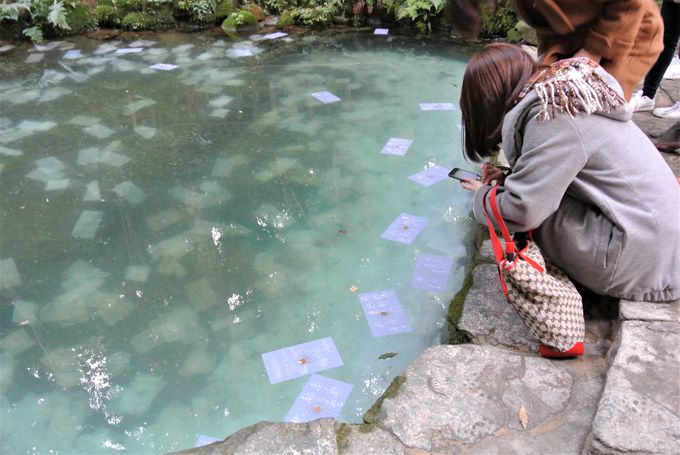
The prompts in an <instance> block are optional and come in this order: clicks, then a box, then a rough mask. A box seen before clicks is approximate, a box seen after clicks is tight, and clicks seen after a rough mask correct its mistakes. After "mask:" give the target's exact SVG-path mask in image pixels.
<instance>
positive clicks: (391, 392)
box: [364, 375, 406, 424]
mask: <svg viewBox="0 0 680 455" xmlns="http://www.w3.org/2000/svg"><path fill="white" fill-rule="evenodd" d="M404 382H406V376H401V375H399V376H397V377H395V378H394V379H392V382H391V383H390V385H389V387H387V389H386V390H385V392H383V394H382V395H381V396H380V398H378V399H377V400H376V402H375V403H373V406H371V408H370V409H369V410H368V411H366V414H364V422H365V423H368V424H374V423H375V417H376V415H377V414H378V412H380V407H381V406H382V402H383V401H384V400H385V399H386V398H391V397H393V396H395V395H397V392H399V389H400V388H401V385H402V384H403V383H404Z"/></svg>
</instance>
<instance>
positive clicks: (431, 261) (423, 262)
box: [410, 253, 453, 292]
mask: <svg viewBox="0 0 680 455" xmlns="http://www.w3.org/2000/svg"><path fill="white" fill-rule="evenodd" d="M452 268H453V259H451V258H449V257H446V256H437V255H434V254H427V253H420V255H419V256H418V260H417V261H416V266H415V268H414V270H413V275H411V281H410V284H411V286H413V287H414V288H417V289H422V290H424V291H432V292H441V291H443V290H445V289H446V284H447V283H448V281H449V276H450V275H451V269H452Z"/></svg>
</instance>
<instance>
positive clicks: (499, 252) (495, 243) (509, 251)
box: [482, 185, 544, 285]
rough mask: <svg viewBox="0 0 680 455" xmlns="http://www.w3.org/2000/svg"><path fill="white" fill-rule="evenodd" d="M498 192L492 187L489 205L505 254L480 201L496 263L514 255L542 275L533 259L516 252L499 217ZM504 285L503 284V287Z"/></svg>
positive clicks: (484, 206)
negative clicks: (502, 241)
mask: <svg viewBox="0 0 680 455" xmlns="http://www.w3.org/2000/svg"><path fill="white" fill-rule="evenodd" d="M497 192H498V185H496V186H494V187H493V188H492V189H491V192H490V194H489V203H490V204H491V211H492V212H493V216H494V218H495V219H496V224H497V225H498V230H500V231H501V235H502V236H503V240H504V241H505V252H503V246H502V245H501V241H500V239H499V238H498V235H496V230H495V228H494V226H493V223H492V222H491V218H490V217H489V213H488V212H487V209H486V204H485V203H484V201H482V208H483V209H484V216H485V217H486V224H487V226H488V227H489V237H490V238H491V246H492V247H493V252H494V255H495V256H496V261H497V262H498V263H499V264H500V262H501V261H502V260H503V259H505V260H506V261H510V262H512V261H514V259H515V255H517V256H519V257H521V258H522V259H524V260H525V261H526V262H528V263H529V264H531V266H532V267H533V268H535V269H536V270H538V271H539V272H541V273H543V272H544V269H543V267H541V265H540V264H538V263H537V262H536V261H534V260H533V259H531V258H529V257H527V256H525V255H524V254H522V253H521V252H520V251H518V250H517V246H516V245H515V242H514V240H513V238H512V236H511V235H510V232H509V231H508V227H507V226H506V225H505V220H503V217H502V216H501V211H500V210H499V208H498V201H497V200H496V193H497ZM504 284H505V283H503V285H504Z"/></svg>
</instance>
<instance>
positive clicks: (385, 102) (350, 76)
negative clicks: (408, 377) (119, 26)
mask: <svg viewBox="0 0 680 455" xmlns="http://www.w3.org/2000/svg"><path fill="white" fill-rule="evenodd" d="M261 38H262V37H258V36H253V37H250V38H248V39H246V38H244V39H242V40H241V41H238V42H235V41H230V40H228V39H227V38H226V37H221V36H217V35H208V34H188V35H179V34H160V35H153V36H150V37H146V38H145V39H143V40H138V41H136V42H123V41H107V42H102V41H94V40H89V39H86V38H72V39H68V40H65V41H59V42H53V43H47V45H46V46H45V47H40V48H35V47H32V46H28V45H24V46H19V47H17V48H14V49H11V50H9V51H7V52H5V53H4V54H0V60H1V61H0V64H1V65H2V66H3V68H4V69H3V70H2V72H0V75H2V79H1V80H0V190H1V191H0V214H1V215H0V234H1V237H0V239H1V245H0V246H1V249H0V324H1V329H2V333H1V342H2V344H1V352H0V436H1V448H2V449H1V451H2V452H3V453H13V454H14V453H16V454H19V453H112V452H122V451H125V452H128V453H163V452H167V451H171V450H179V449H185V448H190V447H194V446H195V445H196V444H197V441H198V442H201V441H206V440H207V439H206V438H204V437H211V438H220V439H221V438H224V437H226V436H228V435H229V434H231V433H233V432H234V431H236V430H238V429H240V428H243V427H245V426H247V425H250V424H253V423H256V422H258V421H261V420H269V421H283V420H285V419H288V420H304V419H309V418H316V417H321V416H324V415H335V416H336V418H337V419H338V420H339V421H344V422H360V421H361V419H362V416H363V414H364V413H365V412H366V411H367V410H368V408H369V407H370V406H371V405H372V404H373V403H374V401H375V400H376V399H377V398H378V397H379V396H380V395H381V394H382V392H383V391H384V390H385V388H386V387H387V386H388V385H389V383H390V382H391V380H392V378H394V377H395V376H396V375H397V374H399V373H400V372H402V371H403V370H404V369H405V368H406V367H407V366H408V364H409V363H410V362H412V361H413V360H414V359H415V358H416V357H417V356H418V354H419V353H421V352H422V351H423V350H424V349H425V348H427V347H428V346H431V345H433V344H438V343H439V342H440V339H441V337H442V334H443V332H444V330H445V319H446V310H447V307H448V304H449V302H450V300H451V298H452V297H453V295H454V294H455V292H456V291H457V290H458V289H459V288H460V286H461V282H462V278H463V275H464V269H465V265H466V263H467V257H468V252H469V243H470V242H469V237H470V232H471V230H472V227H473V222H472V220H471V219H470V217H469V210H470V197H469V195H468V193H467V192H465V191H463V190H462V189H461V188H460V187H459V185H458V184H456V183H455V182H454V181H453V180H451V179H448V178H445V176H443V175H442V174H441V172H442V169H443V170H444V171H446V170H448V169H450V168H452V167H454V166H460V167H467V168H470V169H474V167H473V165H470V164H466V163H465V161H464V160H463V157H462V154H461V151H460V147H461V137H460V131H459V124H460V112H459V110H458V109H457V106H455V104H457V101H458V98H459V86H460V82H461V79H462V73H463V71H464V67H465V62H466V61H467V59H468V58H469V56H470V55H471V50H470V49H466V48H463V47H460V46H456V45H454V44H451V43H449V42H444V41H437V40H433V39H416V38H403V37H392V36H374V35H372V34H369V33H350V34H343V35H334V36H325V35H324V36H315V37H314V36H308V37H290V36H279V37H277V36H273V37H272V36H267V37H265V39H261ZM159 63H162V64H165V65H169V66H160V67H159V66H156V67H155V68H151V66H152V65H156V64H159ZM319 92H330V94H332V95H335V96H336V97H338V98H340V100H336V101H335V102H332V103H324V102H323V101H320V100H319V99H317V98H315V97H314V96H312V94H317V93H319ZM321 98H322V99H324V98H323V97H321ZM421 103H453V104H454V106H451V105H450V104H438V105H435V106H429V108H428V106H427V105H423V106H421ZM432 108H434V109H432ZM450 109H453V110H450ZM388 145H392V146H393V147H388ZM382 152H387V153H382ZM425 170H428V172H427V173H426V174H425V175H426V176H427V177H429V178H431V180H423V181H420V182H418V181H417V180H418V177H413V176H414V175H416V174H418V173H420V172H423V171H425ZM410 177H411V178H410ZM423 183H432V184H431V185H424V184H423ZM393 222H394V223H395V225H394V226H393V228H392V229H388V228H390V226H391V225H392V224H393ZM419 229H420V230H419ZM390 233H391V234H393V235H395V236H396V237H395V238H396V239H398V240H399V239H401V240H402V241H401V242H399V241H393V240H389V239H388V238H384V237H390ZM404 239H409V240H413V241H412V242H411V243H408V242H407V240H404ZM383 291H384V292H383ZM362 304H363V306H362ZM364 310H365V311H364ZM369 322H370V323H371V325H370V326H369ZM371 326H372V327H373V331H372V330H371ZM381 327H382V328H381ZM381 330H382V332H381ZM385 331H387V332H385ZM373 335H379V336H373ZM318 340H322V341H323V342H324V345H323V349H319V348H318V346H316V345H315V344H314V343H312V345H303V346H301V347H297V348H295V349H288V350H285V351H283V352H279V353H276V352H275V353H273V354H271V358H269V360H266V361H267V362H276V361H280V362H284V363H283V364H278V366H277V365H274V364H271V365H269V366H271V368H272V369H271V371H270V372H269V373H270V374H272V375H273V376H272V377H270V376H269V375H268V371H267V368H266V365H265V357H266V356H265V357H263V355H262V354H264V353H271V352H272V351H277V350H280V349H284V348H291V347H293V346H296V345H300V344H303V343H308V342H315V341H317V342H318ZM277 355H278V357H277ZM286 355H287V357H286ZM285 362H289V363H290V364H286V363H285ZM312 373H314V375H312ZM277 375H278V376H277ZM277 378H278V379H277ZM310 381H312V382H310ZM314 381H316V382H314ZM319 381H321V382H319ZM332 381H338V382H332ZM305 387H307V388H305ZM303 389H305V393H302V392H303ZM315 391H316V392H319V393H322V395H324V396H314V393H316V392H315ZM331 396H332V397H334V398H333V400H330V399H329V397H331ZM298 398H299V400H298ZM296 400H298V401H297V402H296ZM296 403H297V404H296ZM294 406H297V407H296V408H295V409H296V411H295V412H292V411H291V409H292V408H293V407H294ZM289 411H291V413H290V414H289ZM305 413H306V414H305ZM305 416H306V417H305ZM199 439H200V440H199Z"/></svg>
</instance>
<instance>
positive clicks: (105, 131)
mask: <svg viewBox="0 0 680 455" xmlns="http://www.w3.org/2000/svg"><path fill="white" fill-rule="evenodd" d="M83 131H85V132H86V133H87V134H89V135H92V136H94V137H96V138H99V139H106V138H107V137H109V136H111V135H112V134H113V133H115V131H114V130H112V129H111V128H109V127H108V126H104V125H101V124H97V125H90V126H88V127H86V128H84V129H83Z"/></svg>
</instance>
